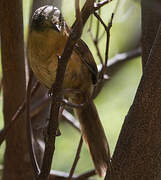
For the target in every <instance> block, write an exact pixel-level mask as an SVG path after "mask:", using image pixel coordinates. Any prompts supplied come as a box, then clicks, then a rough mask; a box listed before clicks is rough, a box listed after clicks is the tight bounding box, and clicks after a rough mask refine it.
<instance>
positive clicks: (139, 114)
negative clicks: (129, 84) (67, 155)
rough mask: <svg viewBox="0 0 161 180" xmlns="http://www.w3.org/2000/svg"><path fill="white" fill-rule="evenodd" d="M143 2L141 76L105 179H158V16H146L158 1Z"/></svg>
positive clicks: (160, 134) (160, 77)
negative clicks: (110, 167) (149, 3)
mask: <svg viewBox="0 0 161 180" xmlns="http://www.w3.org/2000/svg"><path fill="white" fill-rule="evenodd" d="M146 2H147V3H148V2H150V1H147V0H145V1H144V0H143V1H142V10H143V11H142V15H143V17H142V20H143V22H142V23H143V25H142V28H143V44H142V46H143V52H142V54H143V69H144V71H143V76H142V79H141V82H140V85H139V87H138V90H137V93H136V96H135V99H134V102H133V105H132V106H131V108H130V110H129V112H128V115H127V116H126V118H125V122H124V124H123V127H122V130H121V133H120V136H119V139H118V143H117V145H116V149H115V152H114V155H113V157H112V170H111V172H107V175H106V179H107V180H113V179H117V180H134V179H136V180H138V179H141V180H159V179H161V171H160V169H161V121H160V117H161V110H160V109H161V73H160V69H161V25H160V27H159V23H160V21H159V19H161V14H158V15H157V19H155V17H152V16H153V15H154V16H155V13H153V14H152V13H150V14H148V12H152V11H153V10H152V7H153V6H152V5H155V3H159V1H156V0H155V1H151V6H149V7H148V8H147V3H146ZM153 3H154V4H153ZM159 4H160V3H159ZM159 4H158V5H159ZM158 7H159V6H158ZM146 8H147V9H146ZM149 8H151V9H149ZM159 12H160V11H159ZM147 16H149V17H150V18H149V19H147ZM159 16H160V18H159ZM152 19H155V23H154V22H152V21H151V20H152ZM144 25H145V26H146V27H145V26H144ZM158 27H159V28H158ZM157 28H158V31H157ZM148 29H150V30H149V31H148ZM145 31H146V32H145ZM156 32H157V37H156ZM153 42H154V43H153Z"/></svg>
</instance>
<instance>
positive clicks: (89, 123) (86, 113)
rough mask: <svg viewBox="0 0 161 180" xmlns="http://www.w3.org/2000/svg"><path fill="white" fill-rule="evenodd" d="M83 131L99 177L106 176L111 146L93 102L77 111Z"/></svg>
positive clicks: (90, 101)
mask: <svg viewBox="0 0 161 180" xmlns="http://www.w3.org/2000/svg"><path fill="white" fill-rule="evenodd" d="M75 113H76V115H77V117H78V119H79V122H80V126H81V131H82V135H83V138H84V140H85V142H86V143H87V145H88V147H89V150H90V154H91V156H92V160H93V163H94V166H95V169H96V172H97V173H98V174H99V176H104V175H105V173H106V170H107V168H108V167H107V166H108V164H109V161H110V151H109V145H108V142H107V139H106V136H105V132H104V129H103V127H102V124H101V121H100V119H99V116H98V113H97V110H96V107H95V105H94V103H93V100H89V101H88V102H87V103H85V105H84V106H83V107H81V108H77V109H75Z"/></svg>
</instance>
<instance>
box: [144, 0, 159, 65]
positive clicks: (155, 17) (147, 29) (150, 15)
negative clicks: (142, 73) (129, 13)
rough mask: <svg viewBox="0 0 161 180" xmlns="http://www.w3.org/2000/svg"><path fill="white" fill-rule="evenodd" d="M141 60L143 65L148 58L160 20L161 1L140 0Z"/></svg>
mask: <svg viewBox="0 0 161 180" xmlns="http://www.w3.org/2000/svg"><path fill="white" fill-rule="evenodd" d="M141 3H142V4H141V5H142V7H141V8H142V9H141V10H142V50H143V54H142V62H143V67H145V64H146V62H147V60H148V56H149V54H150V50H151V48H152V45H153V42H154V39H155V37H156V33H157V30H158V27H159V23H160V21H161V14H160V9H161V1H160V0H153V1H151V0H142V1H141Z"/></svg>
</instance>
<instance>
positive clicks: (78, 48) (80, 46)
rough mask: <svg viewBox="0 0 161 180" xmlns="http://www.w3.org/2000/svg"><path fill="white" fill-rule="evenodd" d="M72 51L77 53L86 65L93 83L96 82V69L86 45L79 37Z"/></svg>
mask: <svg viewBox="0 0 161 180" xmlns="http://www.w3.org/2000/svg"><path fill="white" fill-rule="evenodd" d="M74 51H75V52H76V53H77V54H78V55H79V57H80V58H81V60H82V62H83V63H84V64H85V65H86V66H87V68H88V69H89V71H90V72H91V74H92V81H93V84H96V83H97V78H98V69H97V65H96V63H95V60H94V58H93V55H92V53H91V52H90V50H89V48H88V46H87V45H86V43H85V42H84V41H83V40H81V39H79V40H78V42H77V43H76V45H75V47H74Z"/></svg>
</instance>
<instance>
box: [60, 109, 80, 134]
mask: <svg viewBox="0 0 161 180" xmlns="http://www.w3.org/2000/svg"><path fill="white" fill-rule="evenodd" d="M62 115H63V117H64V120H65V121H66V122H67V123H69V124H70V125H72V126H73V127H74V128H75V129H76V130H78V131H79V132H80V124H79V122H78V121H77V120H76V119H75V117H74V116H73V115H72V114H71V113H69V112H68V111H67V110H65V109H64V111H63V113H62Z"/></svg>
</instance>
